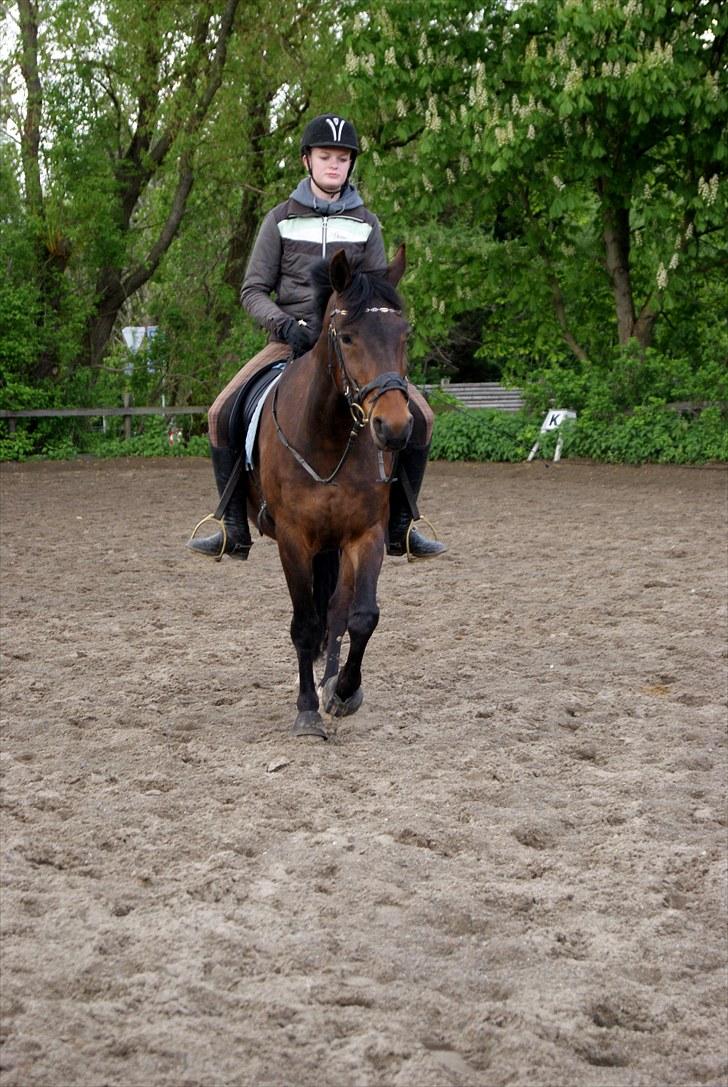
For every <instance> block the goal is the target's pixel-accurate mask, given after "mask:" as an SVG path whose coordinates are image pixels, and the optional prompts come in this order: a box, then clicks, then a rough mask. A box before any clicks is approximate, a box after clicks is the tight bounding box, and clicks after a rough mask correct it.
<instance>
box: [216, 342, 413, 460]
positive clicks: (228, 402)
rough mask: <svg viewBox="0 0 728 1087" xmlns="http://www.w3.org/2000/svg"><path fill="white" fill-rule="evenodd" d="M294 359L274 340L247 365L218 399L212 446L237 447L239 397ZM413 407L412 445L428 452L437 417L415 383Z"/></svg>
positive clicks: (410, 395) (410, 387)
mask: <svg viewBox="0 0 728 1087" xmlns="http://www.w3.org/2000/svg"><path fill="white" fill-rule="evenodd" d="M287 355H288V356H290V348H289V347H288V345H287V344H285V343H281V342H280V341H279V340H272V341H271V342H270V343H269V344H266V346H265V347H264V348H263V350H262V351H259V352H258V354H257V355H253V357H252V359H250V361H249V362H246V364H245V366H243V368H242V370H239V371H238V373H237V374H236V375H235V377H234V378H232V379H231V380H230V381H229V382H228V383H227V385H226V386H225V388H224V389H223V390H222V392H221V393H220V394H219V395H218V396H217V398H216V399H215V402H214V404H213V405H212V407H211V408H210V410H209V412H208V414H207V422H208V432H209V437H210V443H211V445H214V446H216V447H217V448H227V447H229V446H231V445H233V444H234V435H231V434H230V419H231V416H232V414H233V409H234V407H235V404H236V401H237V398H238V393H239V392H240V390H241V389H242V387H243V385H245V384H246V383H247V382H248V381H249V380H250V378H252V377H254V376H255V374H257V373H259V372H260V371H261V370H264V369H265V368H266V366H270V365H271V363H273V362H280V361H281V360H282V359H285V358H286V356H287ZM407 393H408V395H409V406H410V411H411V412H412V418H413V421H414V422H413V427H412V437H411V438H410V445H411V446H412V447H413V448H416V449H424V448H425V447H426V446H428V445H429V444H430V438H431V437H432V424H433V420H434V416H433V414H432V408H431V407H430V405H429V404H428V403H427V401H426V400H425V398H424V396H423V395H422V393H421V392H420V390H419V389H418V388H417V387H416V386H415V385H413V384H412V383H411V382H409V381H408V382H407Z"/></svg>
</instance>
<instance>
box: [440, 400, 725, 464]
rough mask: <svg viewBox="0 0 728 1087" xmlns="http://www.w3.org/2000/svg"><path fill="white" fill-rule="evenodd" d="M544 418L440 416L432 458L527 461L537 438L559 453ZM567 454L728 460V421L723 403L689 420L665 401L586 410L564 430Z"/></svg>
mask: <svg viewBox="0 0 728 1087" xmlns="http://www.w3.org/2000/svg"><path fill="white" fill-rule="evenodd" d="M539 430H540V420H538V421H534V419H533V416H528V415H527V414H526V413H524V412H513V413H507V412H499V411H485V410H474V409H470V410H469V409H463V410H462V411H448V412H445V413H443V414H440V415H437V416H436V417H435V428H434V432H433V437H432V448H431V450H430V459H431V460H474V461H522V460H525V459H526V457H527V456H528V453H529V451H530V449H531V447H532V446H533V444H534V442H535V441H537V440H538V441H539V442H540V449H539V455H540V456H544V457H551V456H553V452H554V449H555V447H556V441H557V434H556V432H555V431H550V432H549V433H547V434H543V435H539ZM562 436H563V439H564V444H563V452H562V457H577V458H584V459H587V460H594V461H602V462H605V463H609V464H645V463H648V462H649V463H656V464H704V463H705V462H706V461H728V423H727V422H726V419H725V417H724V415H723V414H722V412H721V410H720V409H719V408H717V407H714V408H706V409H705V410H704V411H702V412H701V413H700V414H699V415H698V416H697V417H696V418H686V417H684V416H682V415H680V414H679V413H678V412H676V411H673V410H671V409H670V408H667V407H665V405H664V404H650V405H646V406H642V407H638V408H635V410H634V411H633V412H631V413H630V414H627V415H624V416H621V417H618V418H616V419H614V420H612V421H611V422H605V421H604V420H603V419H596V418H593V417H592V416H590V415H589V413H587V412H585V413H584V414H583V415H581V416H580V417H579V418H577V419H576V420H575V421H569V422H567V423H566V424H565V425H564V426H563V428H562Z"/></svg>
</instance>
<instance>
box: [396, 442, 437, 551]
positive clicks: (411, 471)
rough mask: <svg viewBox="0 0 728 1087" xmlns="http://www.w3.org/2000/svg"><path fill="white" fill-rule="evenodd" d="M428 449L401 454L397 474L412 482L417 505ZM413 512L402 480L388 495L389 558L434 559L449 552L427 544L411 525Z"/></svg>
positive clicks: (423, 448)
mask: <svg viewBox="0 0 728 1087" xmlns="http://www.w3.org/2000/svg"><path fill="white" fill-rule="evenodd" d="M429 448H430V447H429V445H426V446H424V447H422V448H419V449H418V448H414V449H413V448H409V447H408V448H406V449H405V450H403V452H401V453H400V454H399V460H398V465H397V470H398V474H399V473H402V472H404V473H405V474H406V476H407V479H408V480H409V484H410V487H411V488H412V495H413V497H414V500H415V501H414V504H415V506H416V505H417V496H418V494H419V493H420V487H421V486H422V480H423V479H424V476H425V468H426V467H427V454H428V452H429ZM410 525H412V509H411V506H410V503H409V501H408V500H407V495H406V494H405V490H404V487H403V486H402V482H401V480H400V479H396V480H395V481H394V483H393V484H392V487H391V490H390V493H389V543H388V544H387V554H388V555H407V556H408V557H410V558H413V559H433V558H435V557H436V556H437V555H441V554H442V553H443V551H447V547H446V545H445V544H444V543H440V541H439V540H428V539H427V537H426V536H423V535H422V533H421V532H418V530H417V529H416V528H415V527H414V526H413V525H412V527H411V528H410Z"/></svg>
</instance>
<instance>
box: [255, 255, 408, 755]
mask: <svg viewBox="0 0 728 1087" xmlns="http://www.w3.org/2000/svg"><path fill="white" fill-rule="evenodd" d="M404 268H405V254H404V246H402V247H401V248H400V249H399V251H398V252H397V254H396V256H395V258H394V260H393V261H392V263H391V264H390V265H389V267H388V268H387V270H386V275H385V274H382V275H379V276H377V275H373V274H367V273H361V272H355V271H354V270H352V267H351V266H350V264H349V261H348V259H347V257H346V254H345V252H344V251H343V250H340V251H339V252H338V253H337V254H336V255H335V256H334V257H333V259H332V260H331V263H330V265H329V266H328V267H327V268H326V269H325V272H324V274H325V276H326V283H325V287H324V294H323V298H324V299H328V301H327V302H326V301H324V303H323V305H325V309H324V312H323V325H322V330H321V335H320V336H319V339H318V341H317V343H316V344H315V346H314V347H313V348H312V350H311V351H309V352H308V354H306V355H303V356H302V357H301V358H298V359H296V360H295V362H292V363H290V364H289V365H288V366H287V367H286V369H285V371H284V372H283V374H282V376H281V378H280V380H279V382H278V384H277V386H276V387H275V389H274V391H273V393H272V394H271V395H270V396H269V397H268V398H267V400H266V402H265V406H264V409H263V413H262V415H261V421H260V429H259V438H258V450H259V456H258V461H257V465H256V467H255V468H254V469H253V470H252V472H251V474H250V476H249V481H248V496H249V510H250V513H251V515H252V516H253V518H254V519H257V522H258V525H259V528H260V529H261V531H262V532H263V533H264V534H265V535H267V536H271V537H272V538H273V539H275V540H276V541H277V543H278V551H279V554H280V559H281V563H282V565H283V570H284V572H285V575H286V581H287V583H288V589H289V592H290V594H291V601H292V603H293V620H292V622H291V639H292V641H293V644H294V646H295V648H296V653H297V655H298V673H299V691H298V701H297V707H298V715H297V717H296V719H295V722H294V725H293V734H294V735H297V736H306V735H308V736H321V737H323V738H324V739H325V738H326V735H327V734H326V730H325V728H324V723H323V720H322V718H321V715H320V713H319V696H318V693H317V690H316V684H315V679H314V661H315V660H316V659H317V657H318V656H319V655H320V654H321V653H322V652H323V651H324V650H325V653H326V664H325V671H324V676H323V682H322V687H323V689H322V702H323V708H324V710H325V711H326V712H327V713H330V714H332V715H333V716H339V717H343V716H345V715H347V714H350V713H355V712H356V710H358V709H359V706H360V705H361V703H362V700H363V694H362V689H361V667H362V659H363V657H364V652H365V650H366V647H367V643H368V641H369V639H370V637H371V635H372V634H373V632H374V630H375V628H376V625H377V622H378V621H379V608H378V605H377V580H378V578H379V571H380V569H381V566H382V559H383V557H384V549H385V529H386V524H387V516H388V510H389V484H390V482H391V477H392V473H393V471H394V467H395V460H396V453H397V451H398V450H401V449H403V448H404V447H405V445H406V444H407V441H408V439H409V436H410V432H411V429H412V416H411V415H410V411H409V407H408V397H407V382H406V378H405V375H406V367H407V355H406V339H407V332H408V325H407V321H406V319H405V318H404V317H403V316H402V304H401V301H400V299H399V296H398V294H397V291H396V284H397V283H398V282H399V280H400V278H401V276H402V274H403V272H404ZM347 632H348V635H349V652H348V656H347V659H346V662H345V664H344V666H343V667H342V668H341V671H339V655H340V651H341V643H342V640H343V637H344V634H345V633H347Z"/></svg>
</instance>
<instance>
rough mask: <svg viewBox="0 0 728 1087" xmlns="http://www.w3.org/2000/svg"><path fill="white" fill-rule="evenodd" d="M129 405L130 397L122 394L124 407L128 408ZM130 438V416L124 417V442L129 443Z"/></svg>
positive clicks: (127, 394) (126, 393)
mask: <svg viewBox="0 0 728 1087" xmlns="http://www.w3.org/2000/svg"><path fill="white" fill-rule="evenodd" d="M130 403H131V395H130V394H129V393H128V392H125V393H124V407H125V408H128V407H129V405H130ZM130 438H131V415H125V416H124V440H125V441H127V442H128V441H129V439H130Z"/></svg>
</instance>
